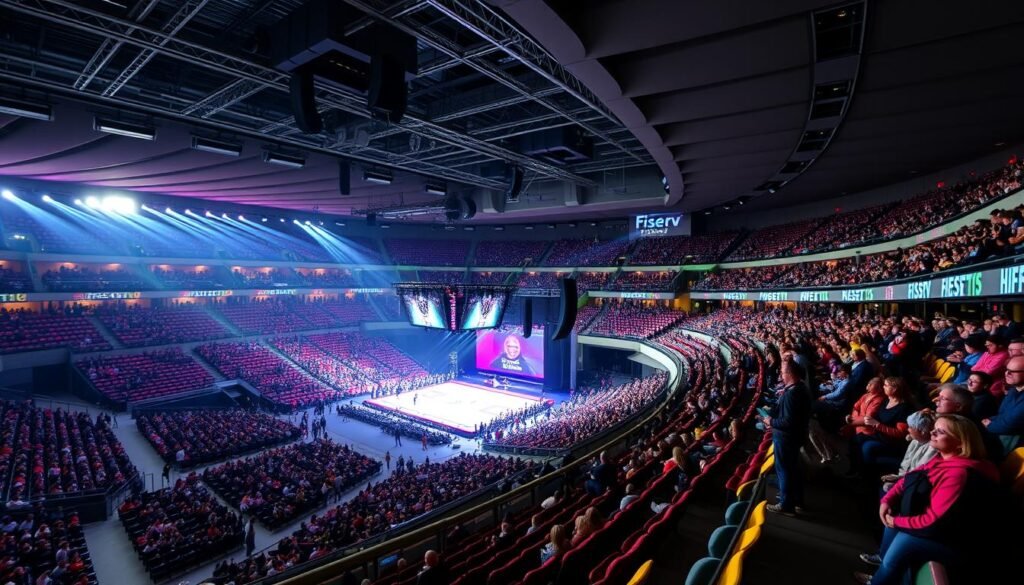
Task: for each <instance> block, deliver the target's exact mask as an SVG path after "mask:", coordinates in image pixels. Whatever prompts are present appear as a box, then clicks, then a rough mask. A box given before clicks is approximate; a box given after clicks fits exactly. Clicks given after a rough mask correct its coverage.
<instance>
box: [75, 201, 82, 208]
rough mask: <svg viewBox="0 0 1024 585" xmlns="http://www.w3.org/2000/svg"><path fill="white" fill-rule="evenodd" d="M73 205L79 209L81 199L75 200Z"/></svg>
mask: <svg viewBox="0 0 1024 585" xmlns="http://www.w3.org/2000/svg"><path fill="white" fill-rule="evenodd" d="M75 205H77V206H79V207H81V206H82V200H81V199H75Z"/></svg>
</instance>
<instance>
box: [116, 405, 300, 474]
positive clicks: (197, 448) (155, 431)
mask: <svg viewBox="0 0 1024 585" xmlns="http://www.w3.org/2000/svg"><path fill="white" fill-rule="evenodd" d="M135 424H136V426H137V427H138V429H139V433H141V434H142V436H144V437H146V440H148V441H149V444H150V445H152V446H153V449H155V450H156V452H157V453H158V454H159V455H160V457H162V458H163V460H164V461H165V462H167V463H169V464H176V465H178V467H180V468H187V467H194V466H197V465H205V464H208V463H212V462H214V461H219V460H221V459H225V458H228V457H237V456H238V455H241V454H243V453H248V452H251V451H255V450H260V449H265V448H267V447H271V446H274V445H279V444H281V443H285V442H288V441H293V440H295V439H298V438H299V436H300V431H299V429H298V428H297V427H295V426H294V425H292V424H289V423H288V422H286V421H283V420H279V419H276V418H274V417H272V416H270V415H267V414H263V413H258V412H252V411H247V410H241V409H231V410H185V411H170V412H163V413H161V412H142V413H141V414H139V415H138V417H137V418H136V419H135Z"/></svg>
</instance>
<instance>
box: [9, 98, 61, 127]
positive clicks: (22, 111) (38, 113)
mask: <svg viewBox="0 0 1024 585" xmlns="http://www.w3.org/2000/svg"><path fill="white" fill-rule="evenodd" d="M0 114H7V115H9V116H19V117H21V118H30V119H32V120H42V121H43V122H52V121H53V108H51V107H50V106H49V105H48V104H30V103H28V102H22V101H18V100H9V99H0Z"/></svg>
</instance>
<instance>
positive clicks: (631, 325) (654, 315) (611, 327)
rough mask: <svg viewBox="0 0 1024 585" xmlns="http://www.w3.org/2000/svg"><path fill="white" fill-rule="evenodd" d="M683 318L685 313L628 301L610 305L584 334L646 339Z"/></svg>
mask: <svg viewBox="0 0 1024 585" xmlns="http://www.w3.org/2000/svg"><path fill="white" fill-rule="evenodd" d="M684 316H685V313H680V312H678V311H674V310H672V309H667V308H665V307H661V306H657V305H645V304H643V303H637V302H629V301H624V302H621V303H611V304H609V305H608V306H607V308H606V309H605V310H604V311H603V312H602V313H601V314H600V315H599V316H598V317H597V318H596V319H595V320H594V322H593V323H592V324H591V325H590V327H589V328H588V329H587V330H586V331H585V333H590V334H594V335H609V336H612V337H639V338H640V339H646V338H648V337H652V336H654V335H657V334H658V333H661V332H662V331H665V330H666V329H668V328H669V327H671V326H672V325H674V324H675V323H676V322H678V321H679V320H680V319H681V318H683V317H684Z"/></svg>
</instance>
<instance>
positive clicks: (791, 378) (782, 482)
mask: <svg viewBox="0 0 1024 585" xmlns="http://www.w3.org/2000/svg"><path fill="white" fill-rule="evenodd" d="M781 374H782V382H783V384H785V387H784V388H783V390H782V393H781V395H780V396H779V400H778V402H776V404H775V407H774V408H773V409H772V413H771V416H770V417H765V419H764V423H765V425H766V426H768V427H769V428H771V430H772V444H773V445H774V447H775V475H776V476H777V477H778V479H779V501H778V503H777V504H771V505H769V506H768V508H767V509H768V511H769V512H779V513H782V514H786V515H789V516H792V515H793V514H795V513H796V512H797V510H798V509H800V510H801V511H802V508H803V505H804V484H803V482H804V478H803V473H804V471H803V463H802V461H801V459H800V448H801V447H802V446H803V444H804V441H805V440H807V433H808V430H809V429H808V425H809V424H810V422H811V405H812V403H813V402H814V399H813V397H812V396H811V392H810V390H808V388H807V386H806V385H805V384H804V383H803V379H804V370H803V368H801V367H800V365H799V364H797V363H796V362H794V361H793V360H786V361H785V362H783V363H782V371H781Z"/></svg>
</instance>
